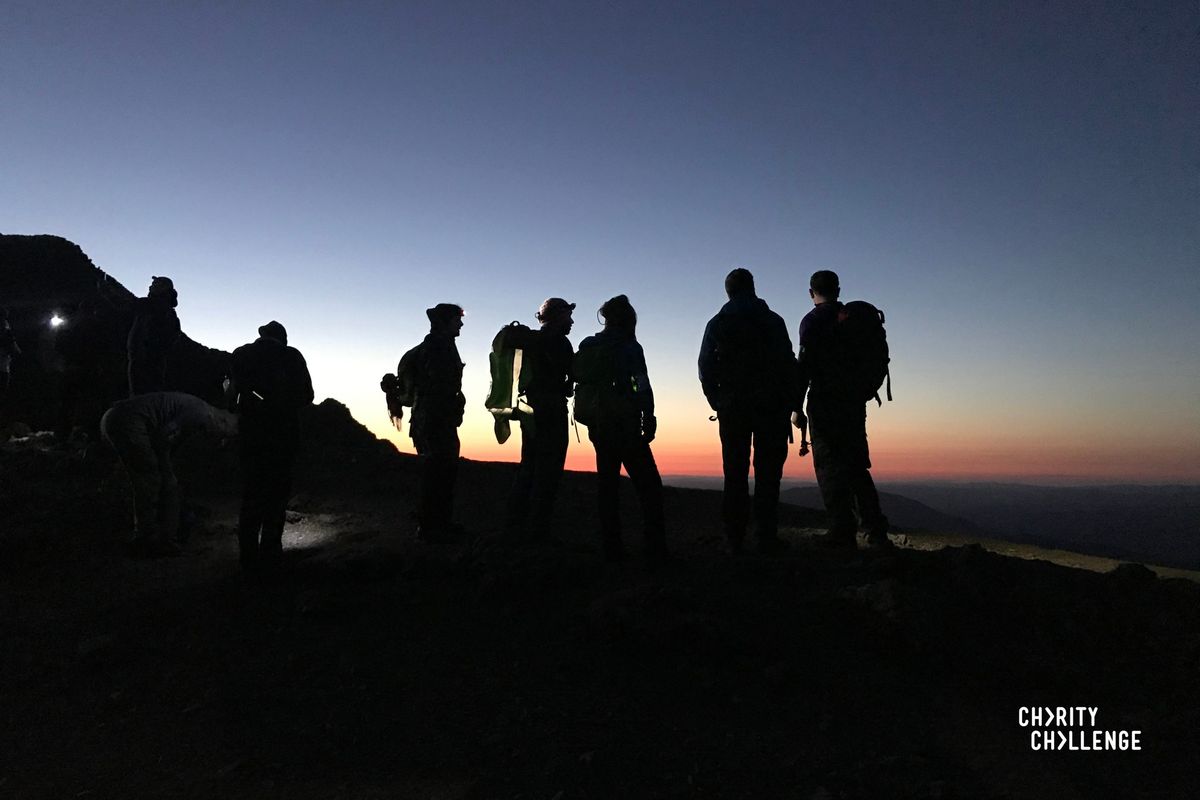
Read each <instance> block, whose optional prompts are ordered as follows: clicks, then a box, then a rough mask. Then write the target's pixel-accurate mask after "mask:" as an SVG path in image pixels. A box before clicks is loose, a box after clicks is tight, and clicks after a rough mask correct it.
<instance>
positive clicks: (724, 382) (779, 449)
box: [699, 268, 796, 553]
mask: <svg viewBox="0 0 1200 800" xmlns="http://www.w3.org/2000/svg"><path fill="white" fill-rule="evenodd" d="M725 292H726V294H727V295H728V296H729V302H728V303H726V304H725V305H724V306H723V307H722V308H721V310H720V312H718V314H717V315H716V316H715V317H713V318H712V320H711V321H709V323H708V327H707V328H705V330H704V342H703V344H701V346H700V363H699V367H700V385H701V386H702V387H703V388H704V396H705V397H706V398H707V399H708V404H709V405H710V406H711V407H712V409H713V411H715V412H717V420H718V423H719V426H720V435H721V462H722V467H723V468H724V472H725V492H724V497H723V498H722V507H721V512H722V517H723V518H724V523H725V535H726V537H727V538H728V539H729V547H730V550H731V551H732V552H734V553H738V552H741V548H742V541H743V540H744V539H745V536H746V526H747V523H748V522H749V516H750V488H749V470H750V451H751V447H752V446H753V450H754V524H755V533H756V534H757V536H758V549H759V552H762V553H776V552H779V551H782V550H786V549H787V542H785V541H783V540H782V539H780V538H779V533H778V528H779V523H778V519H779V482H780V480H781V478H782V477H783V462H784V461H786V460H787V451H788V440H789V438H790V435H791V429H790V428H789V427H788V415H789V414H790V413H791V411H792V404H793V402H794V400H795V396H796V395H795V392H796V358H795V355H794V354H793V352H792V341H791V339H790V338H789V337H788V333H787V325H786V324H785V323H784V321H783V319H782V318H781V317H780V316H779V315H778V314H776V313H775V312H773V311H771V309H769V308H768V307H767V304H766V303H765V302H764V301H763V300H761V299H759V298H758V296H757V295H756V294H755V292H754V276H753V275H751V274H750V272H749V271H748V270H745V269H740V268H739V269H735V270H733V271H732V272H730V273H729V275H728V276H726V278H725Z"/></svg>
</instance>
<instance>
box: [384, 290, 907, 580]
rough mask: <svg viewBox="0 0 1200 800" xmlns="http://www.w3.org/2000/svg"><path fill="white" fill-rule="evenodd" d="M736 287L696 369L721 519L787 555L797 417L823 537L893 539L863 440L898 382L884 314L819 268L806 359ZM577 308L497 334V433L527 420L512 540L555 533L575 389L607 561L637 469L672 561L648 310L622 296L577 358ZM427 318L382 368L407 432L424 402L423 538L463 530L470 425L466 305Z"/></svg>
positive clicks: (542, 313)
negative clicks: (642, 327) (464, 454)
mask: <svg viewBox="0 0 1200 800" xmlns="http://www.w3.org/2000/svg"><path fill="white" fill-rule="evenodd" d="M725 290H726V293H727V294H728V296H729V302H727V303H726V304H725V305H724V306H723V307H722V308H721V310H720V312H718V314H717V315H716V316H715V317H713V318H712V320H711V321H710V322H709V323H708V326H707V328H706V329H705V331H704V339H703V342H702V344H701V347H700V358H699V372H700V383H701V386H702V387H703V389H704V395H705V397H706V398H707V399H708V403H709V405H710V406H711V407H712V409H713V411H714V412H715V418H716V420H717V421H718V423H719V430H720V437H721V454H722V466H723V470H724V475H725V484H724V494H723V503H722V522H723V526H724V533H725V537H726V539H727V541H728V543H729V547H730V550H731V551H732V552H734V553H740V552H741V551H742V549H743V545H744V541H745V539H746V533H747V529H748V528H749V527H750V522H751V519H752V518H753V522H754V532H755V538H756V546H757V549H758V551H759V552H760V553H763V554H766V555H771V554H777V553H780V552H783V551H784V550H786V549H787V542H786V541H785V540H783V539H781V538H780V536H779V530H778V528H779V525H778V504H779V484H780V480H781V478H782V475H783V465H784V461H785V460H786V459H787V455H788V444H789V442H790V441H792V426H795V427H796V428H799V429H800V430H801V432H802V435H801V439H802V447H801V455H804V454H806V453H807V452H808V450H807V447H808V442H807V440H806V437H807V435H808V433H809V427H810V420H811V435H812V452H813V461H814V464H815V467H816V475H817V481H818V484H819V485H820V489H821V494H822V498H823V500H824V503H825V506H826V509H827V510H828V513H829V516H830V526H829V530H828V532H827V533H826V534H825V535H824V536H822V537H820V540H819V541H820V543H821V544H824V545H828V546H830V547H834V548H847V549H854V548H855V547H856V538H857V532H858V528H859V521H860V520H861V523H862V526H863V529H864V532H865V534H866V538H865V541H866V544H867V546H868V547H870V548H876V549H884V548H890V547H891V542H890V540H889V539H888V535H887V534H888V520H887V518H886V517H885V516H884V515H883V513H882V511H881V510H880V507H879V495H878V493H877V492H876V490H875V485H874V483H873V481H872V480H871V474H870V466H871V462H870V456H869V453H868V449H867V436H866V403H867V401H868V400H869V399H872V398H874V399H878V391H879V390H880V389H881V388H882V386H883V383H884V380H885V379H887V377H888V351H887V340H886V334H885V333H884V330H883V315H882V314H881V313H880V312H879V311H878V310H877V309H876V308H875V307H874V306H871V305H869V304H867V303H864V302H856V303H850V304H846V305H843V304H842V303H841V302H839V300H838V298H839V295H840V293H841V289H840V286H839V283H838V276H837V275H836V274H835V273H833V272H830V271H828V270H822V271H820V272H817V273H815V274H814V275H813V276H812V278H811V281H810V289H809V295H810V297H811V298H812V300H813V304H814V308H813V309H812V311H810V312H809V313H808V314H807V315H806V316H805V317H804V319H803V321H802V322H801V323H800V331H799V351H798V354H797V351H794V350H793V349H792V343H791V339H790V337H789V336H788V332H787V326H786V324H785V323H784V321H783V319H782V318H781V317H780V316H779V315H778V314H776V313H774V312H773V311H771V310H770V309H769V308H768V307H767V304H766V303H765V302H764V301H763V300H762V299H760V298H759V297H758V296H757V294H756V293H755V289H754V277H753V276H752V275H751V274H750V272H749V271H748V270H745V269H735V270H733V271H732V272H731V273H729V275H728V276H727V277H726V279H725ZM574 309H575V304H574V303H569V302H567V301H566V300H564V299H562V298H558V297H552V298H549V299H548V300H546V301H545V302H544V303H543V304H542V306H541V308H540V309H539V310H538V312H537V315H536V317H537V321H538V323H539V325H540V327H539V328H538V329H537V330H531V329H529V328H527V327H525V326H524V325H520V324H519V323H512V324H511V325H507V326H505V327H504V328H503V329H502V330H501V331H500V332H499V333H498V334H497V335H496V337H495V339H494V340H493V343H492V353H491V378H492V384H491V391H490V393H489V396H488V398H487V401H486V402H487V406H488V409H489V410H490V411H491V412H492V414H493V415H494V416H495V418H496V436H497V440H498V441H500V442H504V441H505V440H506V439H507V438H508V436H509V425H510V421H511V420H513V419H515V420H516V421H517V423H518V424H519V426H520V428H521V461H520V464H519V466H518V468H517V475H516V478H515V480H514V483H513V487H512V491H511V494H510V499H509V503H508V508H507V510H506V513H505V516H504V533H503V535H504V537H505V538H506V539H509V540H514V541H527V542H530V543H535V544H536V543H539V542H547V541H550V540H553V538H554V531H553V518H554V498H555V494H556V491H557V487H558V483H559V479H560V478H561V476H562V472H563V465H564V463H565V461H566V454H567V443H568V438H569V430H568V429H569V424H570V423H569V419H570V418H569V415H568V404H567V401H568V398H571V397H572V395H573V396H574V406H573V407H574V417H575V420H576V421H577V422H579V423H582V424H583V425H585V426H586V427H587V430H588V438H589V439H590V440H591V442H592V445H593V447H594V448H595V451H596V476H597V483H598V492H597V495H598V503H599V508H598V519H599V523H600V534H601V544H602V547H603V551H604V555H605V557H606V558H607V559H608V560H610V561H621V560H623V559H624V557H625V548H624V544H623V541H622V536H621V525H620V514H619V508H618V502H617V495H618V492H617V489H618V485H619V478H620V473H621V468H622V467H624V468H625V471H626V472H627V473H628V475H629V478H630V480H631V482H632V484H633V488H634V490H635V491H636V494H637V497H638V501H639V503H640V505H641V510H642V520H643V525H644V531H645V552H646V558H647V560H648V561H649V562H651V563H661V562H662V561H664V560H666V559H667V558H668V548H667V538H666V523H665V519H664V514H663V491H662V478H661V476H660V475H659V472H658V467H657V466H656V464H655V462H654V455H653V453H652V452H651V449H650V444H651V442H653V441H654V437H655V433H656V431H657V428H658V422H657V419H656V417H655V411H654V392H653V389H652V388H651V385H650V379H649V376H648V375H647V369H646V358H645V355H644V353H643V351H642V346H641V344H639V343H638V340H637V312H636V311H635V310H634V308H633V306H632V304H631V303H630V301H629V299H628V298H627V297H626V296H625V295H618V296H616V297H613V298H611V299H610V300H608V301H607V302H605V303H604V304H603V305H602V306H601V307H600V310H599V314H600V317H601V318H602V319H603V321H604V329H603V330H602V331H600V332H599V333H597V334H595V335H593V336H589V337H587V338H586V339H584V340H583V341H582V342H581V343H580V345H579V349H578V350H577V351H576V350H574V349H573V348H572V347H571V343H570V341H569V340H568V339H567V335H568V334H569V333H570V332H571V328H572V325H573V324H574V321H573V319H572V312H573V311H574ZM426 314H427V316H428V317H429V322H430V332H429V335H428V336H426V337H425V340H424V341H423V342H422V343H421V344H420V345H418V346H417V347H415V348H413V349H412V350H410V351H408V352H407V353H405V354H404V357H403V358H402V359H401V360H400V363H399V365H398V366H397V371H396V373H395V374H388V375H385V376H384V378H383V380H382V382H381V388H382V389H383V390H384V392H385V394H386V395H387V399H388V409H389V412H390V413H391V416H392V419H393V420H394V421H395V422H396V423H397V425H399V423H400V421H401V420H402V419H403V416H404V408H405V407H407V406H411V407H412V409H413V410H412V417H411V423H410V433H411V435H412V439H413V443H414V445H415V447H416V449H417V452H418V453H419V454H420V455H421V456H422V457H423V458H424V460H425V465H424V471H423V476H422V486H421V493H420V502H419V508H418V511H417V519H418V536H419V537H420V538H421V539H423V540H425V541H430V542H438V541H445V540H452V539H455V538H457V537H460V536H462V535H463V533H464V532H463V530H462V529H461V527H460V526H458V525H457V524H455V523H454V522H453V519H452V515H451V509H452V508H453V501H454V482H455V472H456V464H457V461H458V454H459V440H458V433H457V429H458V426H459V425H460V424H461V422H462V416H463V408H464V406H465V400H464V398H463V394H462V373H463V367H464V365H463V363H462V361H461V359H460V358H459V354H458V350H457V348H456V346H455V343H454V339H455V338H456V337H457V336H458V335H459V333H460V331H461V329H462V324H463V319H462V318H463V309H462V308H461V307H459V306H457V305H453V304H448V303H444V304H440V305H437V306H434V307H433V308H430V309H428V310H427V311H426ZM889 392H890V387H889ZM806 400H807V414H806V413H805V405H806ZM752 454H753V455H752ZM752 462H753V466H754V476H755V488H754V498H753V503H751V498H750V489H749V472H750V465H751V463H752Z"/></svg>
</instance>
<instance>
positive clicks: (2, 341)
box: [0, 308, 21, 423]
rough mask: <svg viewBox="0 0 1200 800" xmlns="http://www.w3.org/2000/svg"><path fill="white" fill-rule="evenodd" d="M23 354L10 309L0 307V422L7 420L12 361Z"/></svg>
mask: <svg viewBox="0 0 1200 800" xmlns="http://www.w3.org/2000/svg"><path fill="white" fill-rule="evenodd" d="M19 355H21V346H20V345H19V344H17V337H16V336H14V335H13V329H12V325H11V324H10V323H9V321H8V309H7V308H0V423H4V422H6V421H7V420H6V411H7V406H8V389H9V386H10V385H11V383H12V361H13V359H14V358H16V357H17V356H19Z"/></svg>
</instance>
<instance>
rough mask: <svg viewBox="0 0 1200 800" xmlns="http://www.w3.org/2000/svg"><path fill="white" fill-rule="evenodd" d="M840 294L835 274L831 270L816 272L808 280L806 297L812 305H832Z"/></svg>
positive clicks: (839, 286)
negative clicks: (809, 298)
mask: <svg viewBox="0 0 1200 800" xmlns="http://www.w3.org/2000/svg"><path fill="white" fill-rule="evenodd" d="M841 293H842V287H841V285H839V283H838V276H837V273H836V272H834V271H833V270H831V269H822V270H817V271H816V272H814V273H813V274H812V277H811V278H809V279H808V296H809V297H811V298H812V299H813V302H814V303H832V302H833V301H835V300H837V299H838V295H840V294H841Z"/></svg>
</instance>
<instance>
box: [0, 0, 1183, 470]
mask: <svg viewBox="0 0 1200 800" xmlns="http://www.w3.org/2000/svg"><path fill="white" fill-rule="evenodd" d="M1198 27H1200V11H1198V10H1197V7H1196V6H1195V4H1194V3H1184V2H1180V3H1174V4H1172V3H1160V4H1153V5H1152V6H1135V5H1130V4H1123V3H1094V4H1040V3H1013V4H998V3H928V4H927V3H914V4H856V3H845V4H837V5H836V7H832V5H831V4H825V3H781V4H772V3H751V4H746V3H739V4H716V3H604V4H601V3H588V4H585V3H409V4H393V3H332V2H330V3H206V4H159V3H106V4H88V3H77V4H61V3H44V2H42V3H36V4H33V3H21V2H18V3H15V4H10V5H9V7H8V10H7V11H6V14H5V18H4V20H3V21H2V22H0V103H2V104H3V107H4V108H5V109H6V112H5V113H4V115H3V116H2V117H0V146H3V151H4V153H5V154H6V157H5V159H4V180H3V181H0V230H2V231H3V232H5V233H54V234H58V235H61V236H65V237H66V238H69V239H71V240H73V241H75V242H76V243H78V244H79V245H80V246H82V247H83V248H84V250H85V251H86V252H87V253H88V254H89V255H90V256H91V257H92V259H93V260H94V261H95V262H96V264H97V265H98V266H100V267H102V268H103V269H105V270H107V271H109V272H111V273H112V274H113V275H114V276H116V277H117V278H118V279H120V280H121V281H122V282H124V283H125V284H126V285H127V286H129V287H130V288H131V289H133V290H134V291H138V292H143V291H144V289H145V286H146V284H148V281H149V276H150V275H158V274H167V275H170V276H171V277H173V278H174V279H175V281H176V284H177V285H178V287H179V290H180V295H181V302H180V309H179V311H180V317H181V319H182V321H183V324H184V328H185V330H187V331H188V332H189V333H190V334H191V335H192V336H193V337H194V338H197V339H199V340H201V341H204V342H205V343H208V344H211V345H213V346H219V347H224V348H232V347H234V346H236V345H237V344H240V343H241V342H243V341H246V340H248V339H249V338H251V337H252V336H253V334H254V330H255V328H256V327H257V326H258V325H259V324H261V323H262V322H265V321H266V320H267V319H270V318H277V319H279V320H280V321H282V322H283V323H284V324H285V325H287V326H288V328H289V330H290V331H291V336H292V340H293V343H294V344H296V345H297V346H298V347H300V348H301V349H302V350H303V351H304V352H305V354H306V355H307V356H308V359H309V361H310V365H311V367H312V371H313V374H314V378H315V380H316V384H317V390H318V393H319V394H320V395H323V396H324V395H328V396H335V397H338V398H339V399H342V400H343V401H345V402H347V403H348V404H349V405H350V407H351V409H352V411H353V412H354V413H355V415H356V416H357V417H358V418H359V419H360V420H362V421H363V422H365V423H367V424H368V425H369V426H371V427H372V428H373V429H374V430H376V431H378V432H380V433H383V432H384V429H385V427H386V424H387V423H386V418H385V415H384V412H383V404H382V399H381V396H380V395H379V392H378V389H377V381H378V377H379V374H380V373H382V372H384V371H386V370H388V369H391V368H394V365H395V362H396V360H397V359H398V358H399V355H400V354H401V353H402V352H403V351H404V350H405V349H406V348H407V347H408V346H411V345H412V344H414V343H415V342H416V341H418V340H419V339H420V337H421V336H422V335H423V333H424V329H425V325H424V322H425V318H424V315H423V313H422V312H423V310H424V309H425V308H426V307H428V306H430V305H433V304H434V303H436V302H439V301H451V302H459V303H461V304H462V305H464V306H465V307H466V308H467V311H468V317H467V325H466V328H465V330H464V335H463V339H462V341H461V343H460V349H461V351H462V353H463V356H464V360H466V361H467V362H468V367H467V393H468V400H469V402H471V403H472V404H473V405H472V411H471V413H470V414H469V415H468V419H467V422H466V425H465V426H464V432H463V433H464V440H465V441H466V442H467V448H466V449H467V452H468V454H473V455H478V456H484V457H497V456H504V455H505V453H506V451H503V450H498V449H496V448H495V447H490V446H487V445H486V437H487V431H488V417H487V415H486V412H484V411H483V410H482V409H481V407H479V404H480V403H481V401H482V397H483V395H484V394H485V392H486V386H487V371H486V370H487V358H486V352H487V346H488V343H489V341H490V339H491V336H492V334H494V333H495V331H496V329H497V328H498V327H499V326H500V325H501V324H503V323H504V322H507V321H509V320H511V319H520V320H522V321H524V322H526V323H529V324H532V323H533V319H532V313H533V311H534V310H535V309H536V307H537V305H538V304H539V303H540V302H541V300H542V299H543V298H544V297H546V296H549V295H561V296H564V297H567V298H568V299H570V300H573V301H576V302H578V303H579V310H578V311H577V313H576V319H577V326H576V333H575V335H574V336H573V338H574V339H575V341H578V340H579V339H580V338H582V336H583V335H586V334H587V333H590V332H592V331H593V330H595V329H596V327H597V326H596V325H595V321H594V320H595V318H594V309H595V308H597V307H598V306H599V305H600V303H601V302H603V301H604V300H605V299H606V298H607V297H609V296H611V295H613V294H617V293H622V292H623V293H626V294H628V295H629V296H630V298H631V299H632V300H633V302H634V304H635V306H637V308H638V310H639V312H640V315H641V325H640V328H639V333H640V338H641V339H642V341H643V344H644V346H645V349H646V353H647V357H648V361H649V365H650V368H651V377H652V379H653V380H654V381H655V384H656V387H657V389H658V393H659V397H660V405H662V406H663V409H662V410H661V413H660V415H659V416H660V419H661V434H660V438H661V441H660V443H659V445H658V446H659V450H660V460H664V461H665V462H668V463H665V464H664V470H665V471H672V470H671V469H670V463H676V462H677V463H678V464H679V465H681V466H680V467H679V469H680V470H681V471H682V470H684V469H687V470H694V469H698V467H696V465H697V464H704V463H709V462H707V461H706V459H711V457H712V455H713V454H715V452H716V451H715V438H716V437H715V431H714V430H713V426H710V425H708V423H707V422H706V419H705V418H706V416H707V409H706V407H705V406H704V403H703V398H702V397H701V396H700V393H699V391H698V386H697V384H696V381H695V355H696V350H697V348H698V344H699V337H700V334H701V332H702V330H703V327H704V324H705V322H706V321H707V319H708V317H709V316H711V315H712V314H713V313H714V312H715V311H716V309H717V308H718V307H719V306H720V304H721V302H722V301H723V299H724V298H723V292H722V288H721V281H722V278H723V276H724V274H725V273H726V272H727V271H728V270H729V269H730V268H731V267H733V266H746V267H748V268H750V269H751V270H752V271H753V272H754V273H755V275H756V276H757V278H758V283H759V290H760V294H761V295H762V296H763V297H765V298H766V299H767V300H768V302H770V303H771V305H772V306H773V307H774V308H776V309H777V310H778V311H779V312H780V313H781V314H782V315H783V316H784V318H785V319H786V320H787V321H788V324H789V328H791V329H792V331H793V335H794V331H795V328H796V325H797V324H798V322H799V319H800V317H801V316H802V315H803V313H804V312H805V311H806V310H807V309H808V307H809V301H808V298H807V292H806V287H807V278H808V275H809V274H810V273H811V272H812V271H813V270H815V269H819V268H832V269H835V270H837V271H838V272H839V273H840V274H841V275H842V280H843V286H844V288H845V296H846V297H847V298H851V297H853V298H865V299H869V300H872V301H873V302H875V303H876V304H877V305H880V306H881V307H883V308H884V309H885V311H886V312H887V314H888V322H889V336H890V338H891V342H892V347H893V357H894V363H893V372H894V376H895V385H896V390H897V402H896V403H893V404H891V405H890V406H888V407H887V408H885V409H882V410H880V411H879V412H877V413H875V414H873V415H872V419H871V431H872V444H873V446H874V447H875V451H876V453H877V454H878V455H877V458H876V461H877V462H878V463H877V469H879V470H882V471H883V473H884V474H885V475H886V474H894V475H896V476H902V475H905V476H908V475H913V474H917V473H920V474H934V473H937V472H939V470H938V469H935V468H934V467H931V466H929V465H931V464H932V465H937V464H939V463H940V464H942V465H943V466H944V467H945V469H942V470H940V472H941V473H945V474H949V475H951V476H955V475H959V476H963V477H989V476H996V475H999V476H1007V477H1014V472H1013V469H1015V467H1014V465H1023V466H1022V467H1021V469H1024V470H1025V472H1026V473H1028V475H1029V476H1030V477H1039V476H1041V477H1046V476H1053V475H1076V474H1077V475H1079V476H1081V477H1092V478H1097V479H1099V478H1122V479H1126V478H1128V479H1149V478H1152V477H1158V478H1163V479H1166V478H1171V479H1187V480H1189V481H1195V480H1200V407H1198V406H1197V403H1196V400H1195V398H1196V397H1197V394H1198V393H1200V369H1198V368H1197V359H1196V357H1195V355H1194V351H1195V349H1196V343H1197V342H1200V312H1198V311H1197V308H1198V307H1200V270H1197V261H1198V258H1197V254H1198V253H1200V247H1198V245H1200V229H1198V227H1197V221H1198V220H1200V216H1198V214H1197V212H1198V211H1200V199H1198V192H1197V188H1198V185H1200V184H1198V181H1197V176H1198V171H1197V167H1198V166H1200V159H1198V157H1197V156H1198V147H1197V142H1198V141H1200V110H1198V109H1200V103H1198V102H1197V101H1198V100H1200V91H1198V85H1197V84H1198V81H1200V78H1198V72H1197V70H1196V64H1197V54H1198V51H1197V44H1196V38H1195V31H1196V30H1197V29H1198ZM585 439H586V437H585ZM397 441H398V443H400V444H401V446H406V444H407V439H406V438H405V437H398V439H397ZM509 450H512V451H514V452H511V453H507V455H508V456H514V455H515V448H514V447H513V446H511V445H510V446H509ZM1066 451H1071V452H1072V453H1075V455H1073V456H1072V458H1071V459H1069V460H1065V461H1061V463H1060V461H1056V459H1057V458H1059V456H1061V455H1062V454H1063V453H1065V452H1066ZM588 454H589V448H587V446H586V444H585V445H584V446H582V447H576V448H574V458H576V459H581V460H576V461H574V462H573V463H577V464H579V465H580V466H582V465H583V464H584V463H586V457H587V456H588ZM685 454H687V455H686V457H685ZM1080 454H1082V455H1080ZM672 459H674V460H675V461H674V462H672ZM689 459H690V460H689ZM685 462H686V464H687V466H682V465H684V464H685ZM917 465H925V466H923V467H920V468H918V466H917ZM711 469H712V470H718V469H719V461H718V462H712V463H711ZM788 470H789V473H788V474H789V476H792V477H806V476H810V475H811V466H810V465H809V464H808V463H806V462H798V461H797V460H795V459H793V460H792V461H791V462H790V464H789V467H788ZM921 470H924V472H921ZM914 471H915V472H914ZM1018 472H1019V470H1018ZM1020 474H1025V473H1020ZM1016 476H1018V477H1019V475H1016Z"/></svg>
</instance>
